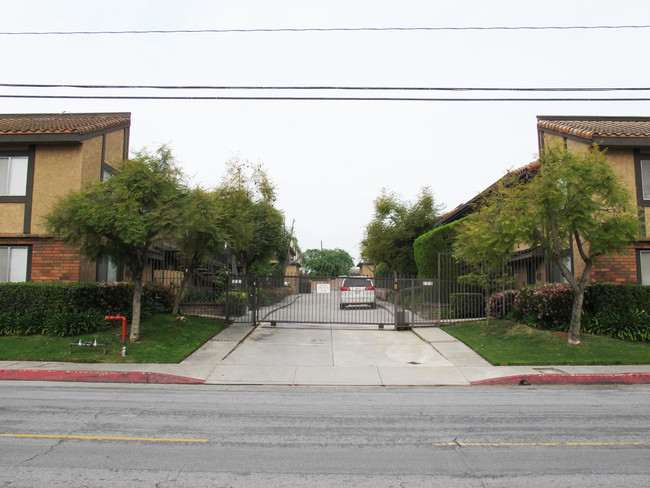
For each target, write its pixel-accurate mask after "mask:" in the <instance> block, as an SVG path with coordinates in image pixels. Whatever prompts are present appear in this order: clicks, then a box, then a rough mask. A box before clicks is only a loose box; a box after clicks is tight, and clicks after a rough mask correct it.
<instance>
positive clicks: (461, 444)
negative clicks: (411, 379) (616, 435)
mask: <svg viewBox="0 0 650 488" xmlns="http://www.w3.org/2000/svg"><path fill="white" fill-rule="evenodd" d="M431 445H432V446H434V447H456V446H458V447H535V446H541V447H626V446H650V442H434V443H433V444H431Z"/></svg>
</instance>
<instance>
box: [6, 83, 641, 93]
mask: <svg viewBox="0 0 650 488" xmlns="http://www.w3.org/2000/svg"><path fill="white" fill-rule="evenodd" d="M0 86H4V87H10V88H80V89H95V90H97V89H156V90H351V91H362V90H369V91H515V92H517V91H522V92H608V91H650V87H638V86H637V87H537V88H533V87H519V88H516V87H515V88H507V87H426V86H219V85H76V84H67V83H66V84H48V83H0Z"/></svg>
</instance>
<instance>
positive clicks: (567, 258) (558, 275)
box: [549, 254, 571, 283]
mask: <svg viewBox="0 0 650 488" xmlns="http://www.w3.org/2000/svg"><path fill="white" fill-rule="evenodd" d="M562 264H564V266H566V267H567V268H569V270H571V255H570V254H565V255H564V256H562ZM549 281H550V282H551V283H567V280H566V278H565V277H564V276H563V275H562V271H560V267H559V266H558V265H557V264H555V261H551V279H550V280H549Z"/></svg>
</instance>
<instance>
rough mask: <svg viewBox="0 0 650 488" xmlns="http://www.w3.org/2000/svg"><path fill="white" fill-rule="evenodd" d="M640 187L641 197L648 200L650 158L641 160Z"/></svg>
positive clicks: (649, 192) (649, 195)
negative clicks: (641, 190)
mask: <svg viewBox="0 0 650 488" xmlns="http://www.w3.org/2000/svg"><path fill="white" fill-rule="evenodd" d="M641 187H642V189H643V199H644V200H650V159H646V160H643V159H642V160H641Z"/></svg>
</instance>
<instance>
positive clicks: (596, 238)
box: [456, 146, 639, 344]
mask: <svg viewBox="0 0 650 488" xmlns="http://www.w3.org/2000/svg"><path fill="white" fill-rule="evenodd" d="M540 161H541V165H540V170H539V174H538V175H537V176H535V177H533V178H532V179H531V180H530V181H529V182H527V183H521V182H519V181H517V180H516V178H515V177H511V178H506V179H505V180H504V181H502V182H501V184H500V185H498V187H497V188H495V190H494V191H493V193H492V194H491V195H490V196H488V197H487V198H486V200H485V202H484V203H483V204H482V206H481V207H480V208H479V209H478V211H476V212H475V213H473V214H472V215H470V217H469V218H468V219H467V221H466V222H465V223H464V224H463V225H462V227H461V229H460V231H459V237H458V241H457V245H456V254H457V256H459V257H460V258H462V259H464V260H466V261H469V262H475V263H477V262H481V261H482V262H484V263H486V264H488V265H490V266H491V267H492V268H495V267H497V266H500V265H501V264H502V263H504V262H505V261H507V259H508V258H509V257H510V256H512V255H513V254H514V252H515V250H516V246H518V245H520V244H527V245H529V246H541V247H542V248H543V249H545V251H546V253H547V255H548V256H549V257H550V258H551V260H552V261H553V262H554V263H555V264H556V265H557V266H558V268H559V269H560V271H561V273H562V276H563V277H564V279H565V280H566V281H567V282H568V283H569V285H570V286H571V288H572V290H573V308H572V313H571V325H570V328H569V337H568V342H569V343H570V344H579V343H580V319H581V314H582V303H583V300H584V292H585V288H586V286H587V283H588V281H589V275H590V272H591V269H592V267H593V265H594V261H595V260H597V259H598V257H599V256H602V255H604V254H610V253H615V252H618V251H621V250H623V249H625V248H626V246H627V245H628V244H629V243H630V242H631V241H633V240H634V239H635V238H636V237H637V235H638V233H639V221H638V218H637V217H636V216H635V215H634V213H633V205H632V200H631V195H630V193H629V192H628V191H627V190H626V189H625V188H624V187H623V185H622V184H621V183H620V181H619V179H618V178H617V176H616V175H615V173H614V172H613V170H612V168H611V167H610V166H609V164H608V163H607V160H606V158H605V153H604V152H603V151H600V150H599V149H598V147H596V146H593V147H591V148H589V150H587V151H584V152H578V153H574V152H571V151H569V150H568V149H566V148H564V147H561V146H558V147H552V148H549V149H548V150H547V151H546V152H545V153H544V154H542V156H541V158H540ZM570 249H573V251H574V252H573V254H574V256H577V257H578V258H579V259H580V261H581V263H582V266H581V267H578V266H574V270H575V273H576V274H575V275H574V273H573V272H572V271H571V269H569V267H568V266H567V265H566V264H565V262H564V260H563V256H564V253H565V252H566V251H567V250H570Z"/></svg>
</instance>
